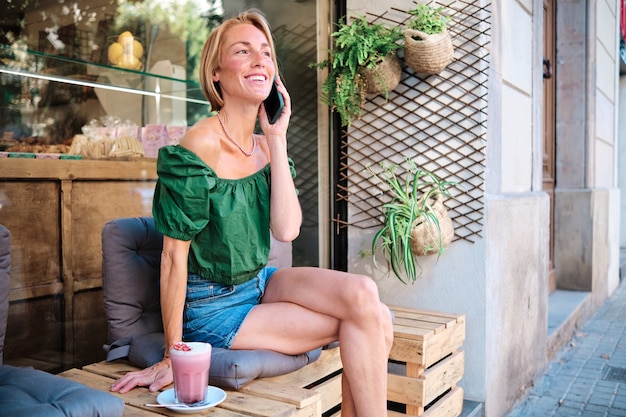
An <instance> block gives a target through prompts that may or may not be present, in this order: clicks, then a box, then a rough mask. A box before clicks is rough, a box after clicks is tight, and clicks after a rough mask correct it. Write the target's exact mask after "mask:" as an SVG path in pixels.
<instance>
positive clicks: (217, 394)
mask: <svg viewBox="0 0 626 417" xmlns="http://www.w3.org/2000/svg"><path fill="white" fill-rule="evenodd" d="M225 399H226V393H225V392H224V390H222V389H220V388H218V387H212V386H210V385H209V386H208V387H206V401H207V404H205V405H201V406H198V407H177V406H171V407H167V408H168V409H170V410H172V411H176V412H178V413H184V414H191V413H197V412H199V411H202V410H208V409H209V408H213V407H215V406H216V405H218V404H220V403H221V402H222V401H224V400H225ZM156 400H157V402H158V403H159V404H173V403H175V402H176V398H175V394H174V388H170V389H166V390H165V391H163V392H162V393H160V394H159V395H158V397H157V399H156Z"/></svg>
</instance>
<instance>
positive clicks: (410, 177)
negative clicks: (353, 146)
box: [368, 160, 457, 284]
mask: <svg viewBox="0 0 626 417" xmlns="http://www.w3.org/2000/svg"><path fill="white" fill-rule="evenodd" d="M407 165H408V169H407V170H406V171H405V172H404V174H403V175H402V176H399V175H398V174H396V169H397V168H398V166H397V165H394V164H386V163H383V164H381V167H382V171H381V172H380V173H376V172H374V171H373V170H372V169H371V168H368V169H369V171H370V172H371V173H372V174H373V175H374V176H375V177H376V178H378V179H379V180H381V181H382V182H384V183H386V184H387V185H388V186H389V190H388V191H389V193H390V194H391V201H390V202H388V203H386V204H384V205H383V207H382V212H383V224H382V227H381V228H380V229H379V230H378V231H377V232H376V234H375V235H374V238H373V240H372V255H373V262H374V265H375V266H376V267H377V268H379V269H382V268H381V267H380V265H379V264H378V263H377V262H376V250H377V249H378V248H379V247H380V249H381V252H382V254H383V256H384V257H385V259H386V260H387V262H388V266H389V267H390V269H391V272H393V274H394V275H395V276H396V277H397V278H398V279H399V280H400V281H401V282H402V283H404V284H407V283H408V282H414V281H415V280H416V279H417V278H418V277H419V276H420V274H421V268H420V267H419V264H418V263H417V260H416V255H415V254H414V253H413V250H412V249H411V230H412V229H413V227H415V225H416V223H419V222H430V223H432V224H433V225H435V230H437V233H438V236H435V242H439V244H438V245H436V247H434V248H429V249H432V250H433V251H434V252H437V257H439V256H441V254H442V253H443V251H444V247H443V245H442V240H441V228H440V225H439V219H438V217H437V214H436V212H435V209H434V207H433V205H434V201H435V200H436V198H437V197H438V196H440V195H441V196H445V197H452V195H451V194H450V187H452V186H455V185H457V183H456V182H451V181H444V180H442V179H440V178H439V177H437V176H436V175H435V174H434V173H432V172H430V171H427V170H425V169H422V168H419V167H418V166H417V164H416V163H415V162H414V161H413V160H407ZM404 277H406V278H407V279H408V281H407V280H405V278H404Z"/></svg>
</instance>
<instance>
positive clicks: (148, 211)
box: [71, 181, 155, 281]
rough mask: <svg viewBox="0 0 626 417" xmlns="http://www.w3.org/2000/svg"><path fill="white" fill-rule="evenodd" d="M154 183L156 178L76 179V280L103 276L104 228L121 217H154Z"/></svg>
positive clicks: (74, 205)
mask: <svg viewBox="0 0 626 417" xmlns="http://www.w3.org/2000/svg"><path fill="white" fill-rule="evenodd" d="M154 185H155V184H154V182H153V181H74V182H73V185H72V220H71V230H72V235H71V239H72V242H71V247H72V248H74V250H73V251H72V260H71V266H72V271H73V274H74V279H75V280H77V281H80V280H84V279H89V278H94V277H98V278H99V277H101V275H102V241H101V239H102V234H101V233H102V227H103V226H104V224H105V223H106V222H108V221H109V220H112V219H114V218H118V217H134V216H151V215H152V195H153V193H154ZM77 248H80V250H75V249H77Z"/></svg>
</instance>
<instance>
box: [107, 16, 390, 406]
mask: <svg viewBox="0 0 626 417" xmlns="http://www.w3.org/2000/svg"><path fill="white" fill-rule="evenodd" d="M275 76H277V63H276V57H275V51H274V44H273V41H272V37H271V32H270V29H269V26H268V24H267V22H266V20H265V18H264V17H263V16H262V15H261V14H260V13H259V12H257V11H248V12H244V13H241V14H240V15H239V16H237V17H235V18H232V19H229V20H227V21H225V22H224V23H223V24H222V25H220V26H219V27H218V28H216V29H215V30H214V31H213V32H212V33H211V35H210V36H209V38H208V40H207V42H206V45H205V47H204V50H203V53H202V59H201V74H200V82H201V84H202V87H203V90H204V93H205V95H206V96H207V98H208V100H209V101H210V103H211V106H212V108H213V109H215V110H217V111H218V113H217V115H216V116H214V117H210V118H206V119H204V120H201V121H199V122H198V123H196V124H195V125H194V126H193V127H191V128H190V129H189V130H188V132H187V134H186V135H185V137H184V138H183V139H182V140H181V142H180V145H178V146H169V147H165V148H161V150H160V152H159V159H158V163H157V171H158V174H159V180H158V182H157V186H156V191H155V196H154V204H153V214H154V220H155V225H156V227H157V229H158V230H159V231H160V232H162V233H163V234H164V239H163V252H162V256H161V309H162V316H163V327H164V332H165V341H166V346H172V345H173V344H174V343H176V342H178V341H180V340H183V339H184V340H195V341H205V342H209V343H211V344H212V345H213V346H217V347H224V348H230V349H270V350H274V351H278V352H283V353H286V354H299V353H302V352H307V351H310V350H312V349H315V348H317V347H319V346H323V345H326V344H328V343H331V342H333V341H336V340H339V342H340V345H341V359H342V362H343V365H344V374H343V382H342V383H343V400H342V416H343V417H349V416H376V417H380V416H384V415H387V411H386V392H387V389H386V385H387V358H388V355H389V351H390V349H391V344H392V339H393V332H392V325H391V315H390V312H389V309H388V308H387V307H386V306H385V305H384V304H383V303H381V302H380V299H379V296H378V290H377V287H376V285H375V283H374V282H373V281H372V280H371V279H370V278H368V277H365V276H360V275H354V274H347V273H343V272H338V271H332V270H326V269H320V268H311V267H302V268H285V269H280V270H276V269H275V268H268V267H266V263H267V257H268V254H269V239H270V237H269V230H271V231H272V233H273V234H274V236H275V238H276V239H278V240H279V241H284V242H289V241H292V240H293V239H295V238H296V237H297V236H298V234H299V230H300V225H301V221H302V213H301V210H300V205H299V202H298V198H297V195H296V189H295V186H294V182H293V177H292V172H293V169H292V166H291V161H290V159H289V158H288V156H287V139H286V133H287V127H288V124H289V118H290V115H291V100H290V97H289V94H288V93H287V90H286V89H285V86H284V85H283V83H282V81H281V80H280V78H279V77H276V78H277V83H278V91H279V92H280V93H281V94H282V95H283V97H284V101H285V107H284V110H283V112H282V114H281V115H280V117H279V119H278V120H277V121H276V123H274V124H270V123H269V121H268V117H267V114H266V112H265V108H264V106H263V104H262V103H263V101H264V100H265V98H267V97H268V95H269V92H270V89H271V86H272V81H273V80H274V78H275ZM257 118H258V119H259V123H260V126H261V129H262V130H263V133H264V135H255V134H254V133H253V132H254V128H255V124H256V121H257ZM208 301H210V302H208ZM167 351H168V349H166V354H165V358H163V360H162V361H161V362H159V363H157V364H155V365H153V366H151V367H150V368H147V369H144V370H141V371H137V372H131V373H128V374H127V375H125V376H124V377H123V378H121V379H120V380H118V381H117V382H115V383H114V384H113V386H112V387H111V390H112V391H117V392H121V393H124V392H127V391H129V390H130V389H132V388H133V387H135V386H149V388H150V390H152V391H156V390H158V389H160V388H162V387H164V386H166V385H168V384H170V383H171V382H172V380H173V378H172V371H171V364H170V359H169V358H168V353H167Z"/></svg>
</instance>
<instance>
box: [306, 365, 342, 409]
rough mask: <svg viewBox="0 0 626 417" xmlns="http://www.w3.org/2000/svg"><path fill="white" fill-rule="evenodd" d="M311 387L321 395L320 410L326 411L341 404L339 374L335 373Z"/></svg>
mask: <svg viewBox="0 0 626 417" xmlns="http://www.w3.org/2000/svg"><path fill="white" fill-rule="evenodd" d="M312 389H314V390H315V391H317V392H319V393H320V394H321V395H322V412H326V411H328V410H330V409H331V408H333V407H335V406H337V405H339V404H341V392H342V391H341V390H342V386H341V374H339V375H335V376H334V377H332V378H330V379H329V380H328V381H324V382H322V383H321V384H319V385H316V386H315V387H313V388H312Z"/></svg>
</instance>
